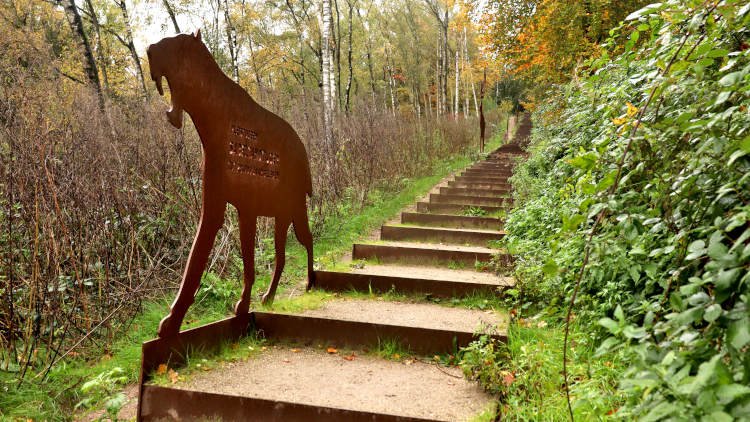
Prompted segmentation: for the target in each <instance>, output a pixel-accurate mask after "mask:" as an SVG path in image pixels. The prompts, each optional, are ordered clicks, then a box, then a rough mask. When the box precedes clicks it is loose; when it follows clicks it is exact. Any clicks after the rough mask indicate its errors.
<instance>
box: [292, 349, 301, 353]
mask: <svg viewBox="0 0 750 422" xmlns="http://www.w3.org/2000/svg"><path fill="white" fill-rule="evenodd" d="M292 352H294V353H299V352H300V350H299V349H292Z"/></svg>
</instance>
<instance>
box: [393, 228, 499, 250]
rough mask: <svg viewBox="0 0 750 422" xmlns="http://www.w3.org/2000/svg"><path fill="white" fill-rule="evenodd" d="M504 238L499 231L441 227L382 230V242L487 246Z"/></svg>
mask: <svg viewBox="0 0 750 422" xmlns="http://www.w3.org/2000/svg"><path fill="white" fill-rule="evenodd" d="M503 236H505V233H503V232H497V231H479V230H461V229H446V228H440V227H404V226H382V227H381V228H380V239H381V240H423V241H434V242H440V243H456V244H461V245H465V244H470V245H475V246H485V245H487V242H489V241H492V240H500V239H502V238H503Z"/></svg>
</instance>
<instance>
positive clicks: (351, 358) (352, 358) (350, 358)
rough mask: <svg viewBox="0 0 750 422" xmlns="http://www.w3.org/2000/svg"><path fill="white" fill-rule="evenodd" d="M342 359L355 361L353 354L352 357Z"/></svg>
mask: <svg viewBox="0 0 750 422" xmlns="http://www.w3.org/2000/svg"><path fill="white" fill-rule="evenodd" d="M342 357H343V358H344V359H346V360H354V354H352V355H351V356H342Z"/></svg>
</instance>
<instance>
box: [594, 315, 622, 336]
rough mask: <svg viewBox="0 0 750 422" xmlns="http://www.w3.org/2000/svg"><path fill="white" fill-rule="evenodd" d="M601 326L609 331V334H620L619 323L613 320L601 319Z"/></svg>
mask: <svg viewBox="0 0 750 422" xmlns="http://www.w3.org/2000/svg"><path fill="white" fill-rule="evenodd" d="M599 325H601V326H602V327H604V328H606V329H607V330H609V332H610V333H612V334H619V333H620V324H618V323H617V321H615V320H613V319H611V318H601V319H600V320H599Z"/></svg>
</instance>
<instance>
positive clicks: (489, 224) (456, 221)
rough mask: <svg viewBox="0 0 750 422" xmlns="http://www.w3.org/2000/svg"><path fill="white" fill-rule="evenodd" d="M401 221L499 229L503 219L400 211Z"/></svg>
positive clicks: (405, 222) (441, 225) (438, 225)
mask: <svg viewBox="0 0 750 422" xmlns="http://www.w3.org/2000/svg"><path fill="white" fill-rule="evenodd" d="M401 222H402V223H404V224H421V225H429V226H437V227H453V228H458V229H462V228H467V229H468V228H475V229H482V228H486V229H500V228H501V227H502V225H503V221H502V220H501V219H499V218H492V217H471V216H465V215H451V214H426V213H419V212H403V213H401Z"/></svg>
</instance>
